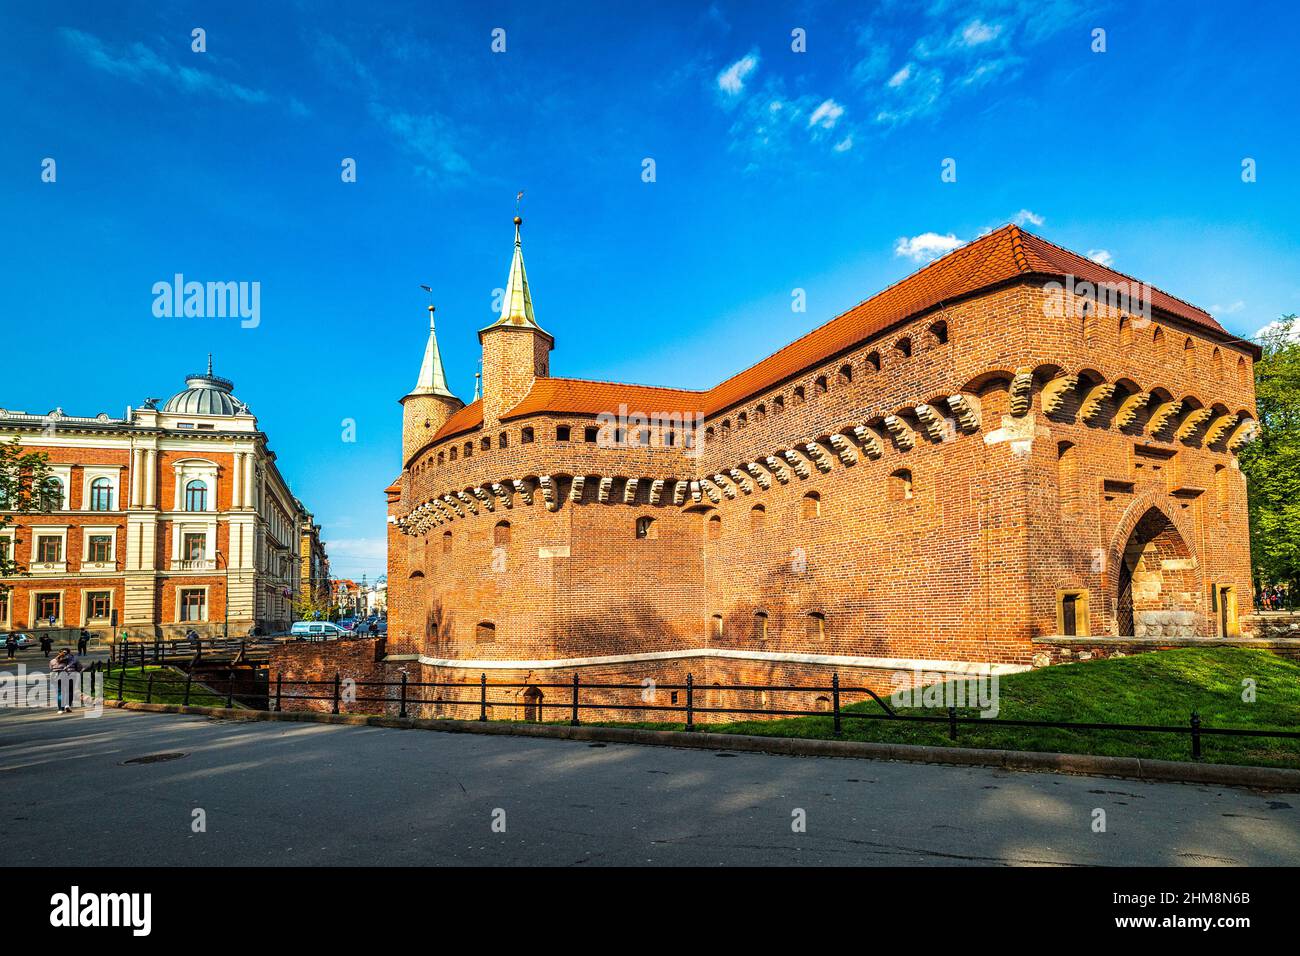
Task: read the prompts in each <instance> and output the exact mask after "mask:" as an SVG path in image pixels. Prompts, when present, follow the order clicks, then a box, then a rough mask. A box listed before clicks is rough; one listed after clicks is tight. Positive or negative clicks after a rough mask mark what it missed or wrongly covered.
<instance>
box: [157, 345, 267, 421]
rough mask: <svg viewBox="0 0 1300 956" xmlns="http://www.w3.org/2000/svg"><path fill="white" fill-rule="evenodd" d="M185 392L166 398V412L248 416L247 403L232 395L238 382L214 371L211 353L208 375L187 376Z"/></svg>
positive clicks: (164, 408) (164, 407)
mask: <svg viewBox="0 0 1300 956" xmlns="http://www.w3.org/2000/svg"><path fill="white" fill-rule="evenodd" d="M185 386H186V387H185V391H183V392H177V393H176V394H175V395H173V396H172V397H171V398H169V399H167V404H166V405H164V406H163V411H164V412H169V413H171V414H175V415H246V414H248V406H247V405H245V404H244V403H243V402H241V401H240V400H239V399H238V398H236V397H235V396H234V395H232V394H231V390H232V389H234V387H235V383H234V382H232V381H230V379H228V378H219V377H217V376H216V375H213V374H212V356H211V355H209V356H208V371H207V374H206V375H198V374H195V375H187V376H186V377H185Z"/></svg>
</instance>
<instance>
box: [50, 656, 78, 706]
mask: <svg viewBox="0 0 1300 956" xmlns="http://www.w3.org/2000/svg"><path fill="white" fill-rule="evenodd" d="M80 671H81V661H79V660H77V655H76V654H74V653H72V651H70V650H68V649H67V648H66V647H65V648H64V649H63V650H61V651H59V653H57V654H55V655H54V660H52V661H50V681H51V683H53V684H54V700H55V704H56V706H57V707H58V709H59V713H61V714H69V713H71V712H72V702H73V693H74V690H73V688H74V686H75V682H76V680H77V677H76V674H77V673H78V672H80Z"/></svg>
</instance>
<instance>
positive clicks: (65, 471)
mask: <svg viewBox="0 0 1300 956" xmlns="http://www.w3.org/2000/svg"><path fill="white" fill-rule="evenodd" d="M46 468H47V469H48V470H49V473H50V477H51V478H57V479H59V481H61V482H63V507H62V508H60V509H59V510H60V511H71V510H72V466H71V465H47V466H46ZM82 503H83V504H84V503H85V502H84V499H83V502H82Z"/></svg>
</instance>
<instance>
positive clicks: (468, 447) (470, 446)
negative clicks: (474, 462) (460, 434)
mask: <svg viewBox="0 0 1300 956" xmlns="http://www.w3.org/2000/svg"><path fill="white" fill-rule="evenodd" d="M473 455H474V443H473V442H472V441H467V442H465V457H466V458H471V457H473Z"/></svg>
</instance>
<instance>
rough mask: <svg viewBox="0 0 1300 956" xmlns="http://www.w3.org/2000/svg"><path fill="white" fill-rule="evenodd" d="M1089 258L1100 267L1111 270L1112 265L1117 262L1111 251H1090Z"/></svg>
mask: <svg viewBox="0 0 1300 956" xmlns="http://www.w3.org/2000/svg"><path fill="white" fill-rule="evenodd" d="M1088 258H1089V259H1091V260H1092V261H1093V262H1095V263H1097V264H1098V265H1103V266H1106V267H1107V268H1110V266H1111V264H1112V263H1113V262H1114V261H1115V257H1114V256H1113V255H1111V253H1110V250H1109V249H1089V250H1088Z"/></svg>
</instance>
